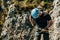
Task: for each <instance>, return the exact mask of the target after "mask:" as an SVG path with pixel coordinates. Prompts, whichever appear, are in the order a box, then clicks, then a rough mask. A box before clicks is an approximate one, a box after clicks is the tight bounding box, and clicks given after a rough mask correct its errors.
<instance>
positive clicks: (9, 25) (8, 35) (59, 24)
mask: <svg viewBox="0 0 60 40" xmlns="http://www.w3.org/2000/svg"><path fill="white" fill-rule="evenodd" d="M53 5H54V8H53V10H52V13H51V17H52V19H53V21H54V23H53V25H52V26H53V27H52V31H51V32H50V40H60V33H59V32H60V0H54V2H53ZM11 7H12V9H10V8H9V11H8V14H7V17H6V18H5V23H4V27H3V28H2V33H1V36H2V39H3V40H33V38H36V36H35V34H34V33H35V32H36V28H32V25H31V24H30V21H29V16H30V10H27V11H24V10H23V11H21V12H20V13H19V14H15V12H14V11H15V8H14V6H11ZM36 34H37V33H36ZM35 40H36V39H35Z"/></svg>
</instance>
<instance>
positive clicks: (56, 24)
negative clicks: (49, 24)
mask: <svg viewBox="0 0 60 40" xmlns="http://www.w3.org/2000/svg"><path fill="white" fill-rule="evenodd" d="M53 5H54V8H53V10H52V14H51V17H52V19H53V32H52V35H50V36H51V40H60V0H54V2H53Z"/></svg>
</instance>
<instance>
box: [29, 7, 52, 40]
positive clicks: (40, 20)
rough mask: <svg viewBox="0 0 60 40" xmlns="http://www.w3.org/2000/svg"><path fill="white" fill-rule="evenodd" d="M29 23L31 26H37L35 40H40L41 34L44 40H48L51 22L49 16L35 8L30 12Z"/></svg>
mask: <svg viewBox="0 0 60 40" xmlns="http://www.w3.org/2000/svg"><path fill="white" fill-rule="evenodd" d="M30 22H31V24H32V26H35V24H37V25H38V31H37V32H38V34H39V35H37V40H40V38H41V34H43V38H44V40H49V32H48V29H49V27H50V26H51V24H52V20H51V17H50V15H49V14H47V13H45V12H43V11H42V10H40V9H38V8H35V9H33V10H32V12H31V17H30Z"/></svg>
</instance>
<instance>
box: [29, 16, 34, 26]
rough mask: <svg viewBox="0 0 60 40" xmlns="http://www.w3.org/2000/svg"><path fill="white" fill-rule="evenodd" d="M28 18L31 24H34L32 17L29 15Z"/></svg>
mask: <svg viewBox="0 0 60 40" xmlns="http://www.w3.org/2000/svg"><path fill="white" fill-rule="evenodd" d="M29 20H30V22H31V24H32V26H34V20H33V19H32V17H31V16H30V17H29Z"/></svg>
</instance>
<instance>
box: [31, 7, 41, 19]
mask: <svg viewBox="0 0 60 40" xmlns="http://www.w3.org/2000/svg"><path fill="white" fill-rule="evenodd" d="M39 14H40V10H39V9H38V8H34V9H33V10H32V11H31V16H32V17H33V18H34V19H35V18H37V17H38V15H39Z"/></svg>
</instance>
